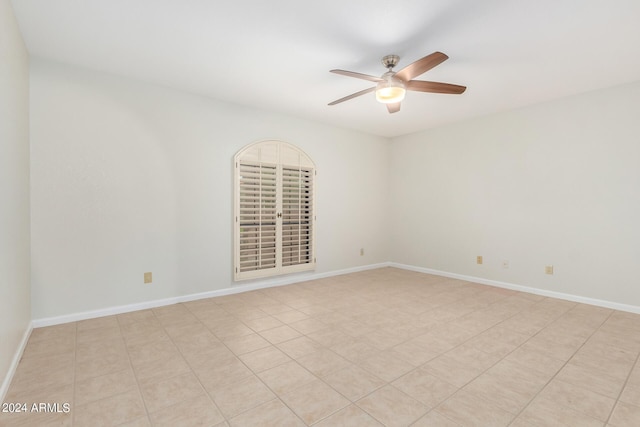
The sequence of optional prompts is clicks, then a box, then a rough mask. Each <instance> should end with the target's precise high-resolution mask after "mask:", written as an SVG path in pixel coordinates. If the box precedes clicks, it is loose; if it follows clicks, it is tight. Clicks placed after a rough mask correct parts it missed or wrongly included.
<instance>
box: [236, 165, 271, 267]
mask: <svg viewBox="0 0 640 427" xmlns="http://www.w3.org/2000/svg"><path fill="white" fill-rule="evenodd" d="M239 167H240V171H239V172H240V186H239V187H240V188H239V191H240V211H239V215H238V220H239V227H240V230H239V231H240V241H239V245H240V248H239V250H240V259H239V264H240V265H239V266H238V267H239V270H240V272H245V271H253V270H263V269H266V268H274V267H275V266H276V170H277V168H276V165H265V164H252V163H240V165H239Z"/></svg>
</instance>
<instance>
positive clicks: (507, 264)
mask: <svg viewBox="0 0 640 427" xmlns="http://www.w3.org/2000/svg"><path fill="white" fill-rule="evenodd" d="M502 268H509V261H508V260H506V259H505V260H504V261H502Z"/></svg>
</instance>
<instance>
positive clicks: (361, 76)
mask: <svg viewBox="0 0 640 427" xmlns="http://www.w3.org/2000/svg"><path fill="white" fill-rule="evenodd" d="M329 72H330V73H335V74H340V75H343V76H347V77H355V78H356V79H363V80H369V81H370V82H376V83H377V82H381V81H382V79H381V78H380V77H376V76H370V75H369V74H362V73H356V72H355V71H346V70H330V71H329Z"/></svg>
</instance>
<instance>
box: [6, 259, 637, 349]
mask: <svg viewBox="0 0 640 427" xmlns="http://www.w3.org/2000/svg"><path fill="white" fill-rule="evenodd" d="M382 267H395V268H400V269H403V270H411V271H417V272H420V273H426V274H433V275H436V276H443V277H450V278H453V279H460V280H465V281H468V282H474V283H480V284H483V285H489V286H496V287H498V288H505V289H511V290H515V291H520V292H527V293H530V294H536V295H542V296H546V297H551V298H558V299H564V300H568V301H573V302H579V303H584V304H590V305H596V306H599V307H606V308H611V309H614V310H620V311H627V312H630V313H638V314H640V307H638V306H634V305H627V304H620V303H616V302H611V301H606V300H599V299H594V298H587V297H582V296H579V295H572V294H565V293H561V292H554V291H547V290H544V289H538V288H532V287H528V286H522V285H516V284H513V283H507V282H500V281H497V280H491V279H484V278H482V277H474V276H466V275H463V274H457V273H450V272H447V271H440V270H434V269H431V268H424V267H417V266H413V265H407V264H400V263H396V262H382V263H378V264H369V265H364V266H359V267H353V268H346V269H343V270H335V271H329V272H325V273H313V272H312V273H304V274H297V275H292V276H283V277H277V278H271V279H259V280H256V281H252V282H251V283H248V284H243V285H238V286H233V287H230V288H224V289H216V290H214V291H209V292H202V293H198V294H189V295H182V296H177V297H171V298H165V299H158V300H153V301H145V302H140V303H136V304H127V305H121V306H116V307H107V308H103V309H98V310H91V311H84V312H80V313H72V314H67V315H63V316H57V317H48V318H44V319H35V320H33V322H32V325H31V327H33V328H40V327H43V326H52V325H59V324H62V323H69V322H76V321H79V320H86V319H94V318H97V317H104V316H111V315H114V314H122V313H129V312H132V311H137V310H145V309H149V308H155V307H162V306H165V305H171V304H177V303H181V302H188V301H195V300H199V299H204V298H212V297H219V296H224V295H232V294H238V293H241V292H248V291H254V290H258V289H266V288H272V287H277V286H284V285H290V284H293V283H300V282H306V281H308V280H316V279H324V278H327V277H333V276H340V275H343V274H349V273H356V272H359V271H366V270H373V269H376V268H382ZM27 338H28V337H27ZM25 344H26V341H25ZM21 354H22V353H21ZM18 360H19V359H18Z"/></svg>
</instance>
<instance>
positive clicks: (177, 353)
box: [0, 268, 640, 427]
mask: <svg viewBox="0 0 640 427" xmlns="http://www.w3.org/2000/svg"><path fill="white" fill-rule="evenodd" d="M639 352H640V315H635V314H630V313H625V312H620V311H614V310H609V309H605V308H599V307H594V306H589V305H584V304H577V303H573V302H568V301H563V300H558V299H552V298H545V297H541V296H536V295H531V294H526V293H521V292H515V291H509V290H504V289H499V288H493V287H489V286H483V285H478V284H474V283H469V282H464V281H460V280H453V279H448V278H444V277H439V276H431V275H426V274H421V273H415V272H410V271H404V270H398V269H393V268H384V269H379V270H371V271H365V272H361V273H354V274H349V275H344V276H339V277H333V278H328V279H322V280H315V281H309V282H305V283H300V284H295V285H290V286H283V287H278V288H271V289H266V290H261V291H253V292H247V293H243V294H237V295H231V296H224V297H218V298H210V299H205V300H199V301H193V302H188V303H184V304H176V305H171V306H166V307H161V308H157V309H152V310H143V311H138V312H132V313H127V314H122V315H117V316H111V317H103V318H98V319H92V320H86V321H81V322H76V323H69V324H64V325H59V326H52V327H47V328H39V329H35V330H34V331H33V333H32V335H31V337H30V339H29V343H28V345H27V348H26V350H25V352H24V356H23V358H22V360H21V362H20V364H19V366H18V369H17V372H16V375H15V377H14V379H13V382H12V384H11V386H10V389H9V392H8V395H7V397H6V402H11V403H26V404H27V405H28V408H31V404H32V403H34V402H35V403H50V404H55V403H58V404H60V405H62V404H63V403H68V404H69V405H70V411H69V412H68V413H64V412H62V413H46V412H42V413H26V414H25V413H13V414H7V413H0V425H2V426H27V425H29V426H31V425H34V426H57V425H68V426H71V425H73V426H101V425H120V426H149V425H154V426H220V427H221V426H270V425H272V426H304V425H317V426H324V427H326V426H331V427H333V426H356V427H361V426H381V425H384V426H409V425H412V426H447V427H448V426H481V427H487V426H513V427H532V426H578V427H583V426H584V427H588V426H609V427H625V426H633V427H637V426H640V363H639V362H638V355H639Z"/></svg>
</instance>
